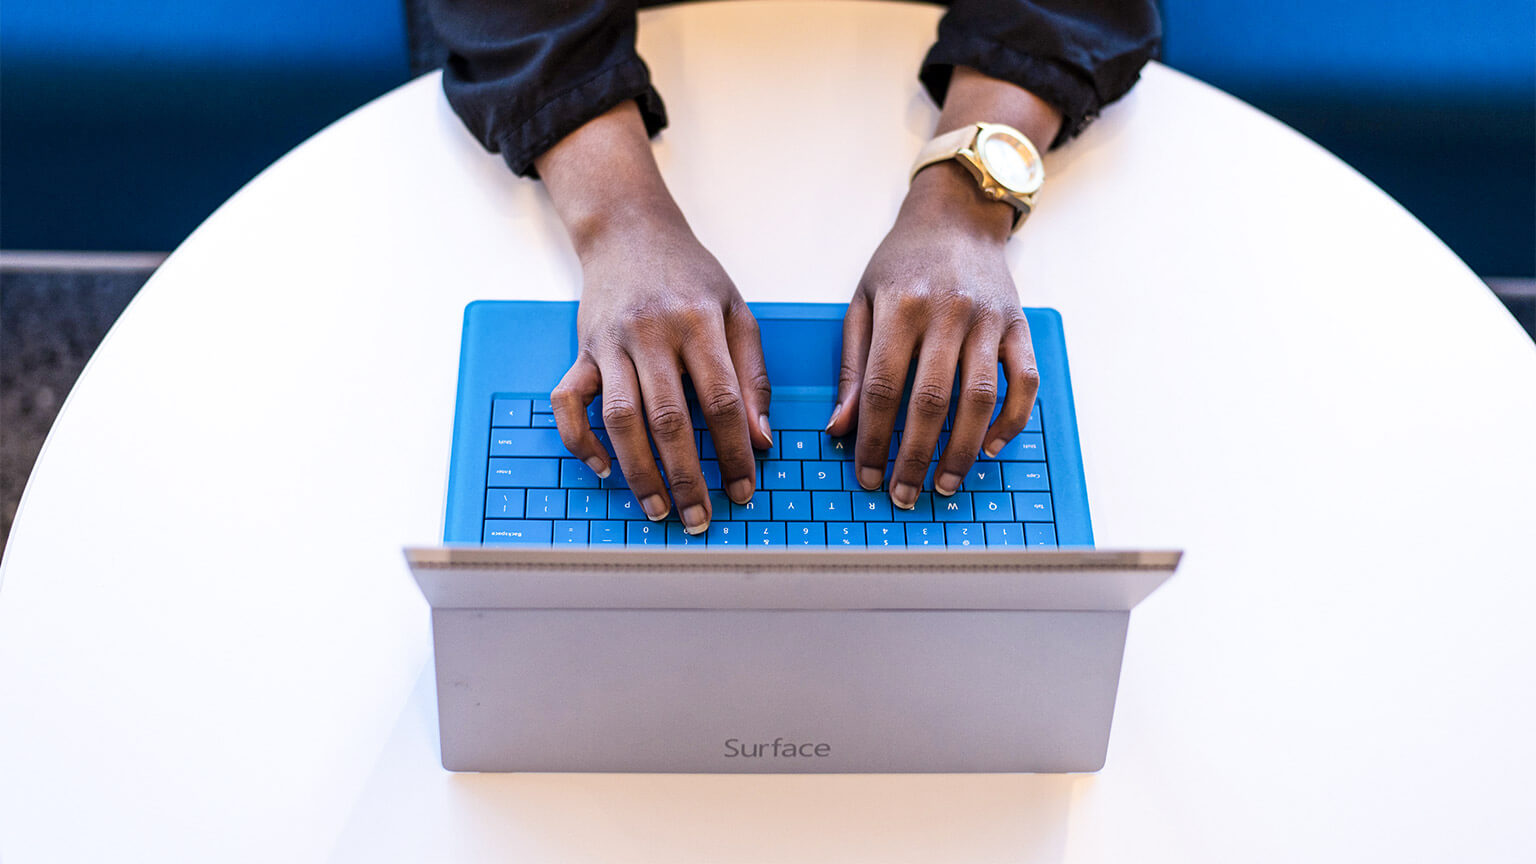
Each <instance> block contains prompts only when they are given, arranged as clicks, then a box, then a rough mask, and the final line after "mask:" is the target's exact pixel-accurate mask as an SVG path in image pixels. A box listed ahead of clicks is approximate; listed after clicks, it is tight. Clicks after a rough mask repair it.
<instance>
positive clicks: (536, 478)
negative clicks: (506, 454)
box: [485, 459, 560, 489]
mask: <svg viewBox="0 0 1536 864" xmlns="http://www.w3.org/2000/svg"><path fill="white" fill-rule="evenodd" d="M485 485H486V486H515V487H518V488H522V489H536V488H539V487H541V486H544V487H548V486H558V485H560V460H559V459H492V460H491V468H490V475H489V477H488V478H487V479H486V481H485Z"/></svg>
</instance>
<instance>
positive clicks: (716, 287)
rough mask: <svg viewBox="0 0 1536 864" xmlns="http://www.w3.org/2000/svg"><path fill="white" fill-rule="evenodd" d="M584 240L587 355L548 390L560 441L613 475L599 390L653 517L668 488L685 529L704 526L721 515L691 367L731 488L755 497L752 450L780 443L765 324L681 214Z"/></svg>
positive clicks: (739, 498)
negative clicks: (713, 506) (761, 328)
mask: <svg viewBox="0 0 1536 864" xmlns="http://www.w3.org/2000/svg"><path fill="white" fill-rule="evenodd" d="M582 245H583V247H584V248H583V249H582V253H581V268H582V284H583V288H582V297H581V306H580V311H579V312H578V314H577V319H576V330H577V342H578V355H577V358H576V363H575V365H573V366H572V367H571V369H570V371H569V372H567V373H566V375H565V378H564V379H563V380H561V382H560V385H559V386H558V387H556V388H555V390H554V392H553V393H552V394H550V401H551V402H552V403H553V404H554V411H555V421H556V424H557V425H558V426H559V428H560V438H561V440H563V441H564V442H565V446H566V447H567V448H569V449H570V451H571V452H572V453H573V454H575V455H576V456H577V457H578V458H580V459H582V460H583V461H585V462H586V463H587V464H588V465H589V466H591V467H592V469H593V470H594V471H596V472H597V473H598V474H599V475H601V476H607V475H608V472H609V470H610V466H609V456H608V452H607V450H606V449H604V447H603V445H602V443H601V442H600V441H599V440H598V438H597V436H596V435H595V434H594V433H593V431H592V429H591V426H590V424H589V422H588V419H587V406H588V404H590V403H591V402H592V400H593V399H594V398H596V397H597V396H598V395H599V394H601V395H602V400H603V401H602V411H603V423H604V425H605V426H606V427H607V431H608V435H609V437H610V438H611V440H612V442H613V449H614V454H615V455H616V456H617V457H618V460H619V466H620V468H621V469H622V470H623V473H624V477H625V479H627V480H628V481H629V488H630V489H632V490H633V491H634V493H635V497H636V498H637V499H639V501H640V507H641V509H642V510H644V511H645V515H646V516H647V517H649V518H650V519H652V520H660V519H663V518H666V516H667V514H668V513H669V512H670V510H671V504H670V503H669V502H668V487H670V489H671V498H672V500H673V501H675V502H676V505H677V510H678V513H679V515H680V516H681V517H682V522H683V527H684V530H686V531H688V533H690V534H699V533H702V532H703V531H704V530H705V529H706V528H708V527H709V521H710V519H711V517H712V513H711V510H710V501H709V492H708V490H707V489H706V488H705V480H704V475H703V473H702V472H701V470H700V465H699V454H698V450H697V448H695V446H694V437H693V422H692V418H691V417H690V415H689V409H688V403H687V401H686V400H685V397H684V389H683V380H682V379H683V375H685V374H686V375H687V376H688V377H689V378H690V379H691V380H692V383H693V389H694V392H695V393H696V394H697V396H698V402H699V406H700V408H701V409H702V411H703V414H704V419H705V422H706V423H707V425H708V427H709V434H710V436H711V437H712V438H713V439H714V444H715V450H716V451H717V452H718V453H719V459H720V474H721V477H722V480H723V483H724V486H725V491H726V494H727V495H728V496H729V497H730V499H731V500H732V501H736V502H738V503H745V502H747V501H749V500H750V499H751V498H752V494H753V492H754V491H755V483H756V460H755V457H754V454H753V452H752V450H753V447H754V446H756V447H759V448H767V447H768V446H770V444H771V443H772V437H771V434H770V432H769V427H768V400H769V388H768V373H767V369H766V367H765V365H764V363H763V349H762V343H761V341H760V340H759V337H758V329H757V321H756V319H754V318H753V317H752V313H751V312H750V311H749V310H748V309H747V304H746V303H745V301H743V300H742V299H741V295H740V294H739V293H737V291H736V286H735V285H734V284H732V283H731V280H730V277H728V276H727V275H726V274H725V270H724V269H722V268H721V266H720V263H719V262H718V261H716V260H715V257H714V256H713V255H711V254H710V253H709V252H708V251H707V250H706V249H705V248H704V247H703V246H702V245H700V243H699V241H698V240H697V239H696V238H695V237H694V236H693V232H692V231H690V230H689V229H688V226H687V224H686V223H685V222H683V221H682V219H681V214H680V213H679V214H675V216H674V213H673V212H672V211H668V210H663V212H662V213H661V214H659V216H658V215H657V214H649V213H642V214H633V215H631V216H629V217H628V218H625V219H622V220H613V222H612V223H611V225H610V227H608V228H606V229H605V230H604V231H603V232H602V233H601V235H600V236H594V237H590V238H587V239H586V242H584V243H583V244H582ZM647 429H649V436H648V435H647ZM651 439H654V440H655V442H656V452H657V453H659V454H660V456H661V463H662V466H663V467H664V468H665V479H664V478H663V475H662V473H661V472H660V471H658V470H657V466H656V460H655V458H653V456H652V452H651Z"/></svg>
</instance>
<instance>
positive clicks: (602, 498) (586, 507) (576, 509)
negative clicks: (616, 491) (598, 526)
mask: <svg viewBox="0 0 1536 864" xmlns="http://www.w3.org/2000/svg"><path fill="white" fill-rule="evenodd" d="M565 515H566V516H567V517H568V518H570V519H607V518H608V492H607V491H605V490H602V489H571V490H569V491H567V492H566V493H565Z"/></svg>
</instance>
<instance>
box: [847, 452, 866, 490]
mask: <svg viewBox="0 0 1536 864" xmlns="http://www.w3.org/2000/svg"><path fill="white" fill-rule="evenodd" d="M858 467H859V466H857V465H855V464H854V462H853V459H851V458H850V459H849V460H848V461H847V462H844V463H843V488H844V489H848V490H850V491H851V490H854V489H863V488H864V487H863V486H860V485H859V477H858Z"/></svg>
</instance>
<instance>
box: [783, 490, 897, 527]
mask: <svg viewBox="0 0 1536 864" xmlns="http://www.w3.org/2000/svg"><path fill="white" fill-rule="evenodd" d="M778 494H784V493H778ZM810 494H811V500H812V504H813V505H814V507H813V508H812V510H811V512H812V513H813V514H814V515H813V516H812V517H811V518H813V519H817V520H819V521H822V522H845V521H847V520H849V519H852V518H853V499H852V495H851V493H848V492H812V493H810ZM774 500H775V501H777V500H778V499H777V495H776V496H775V499H774ZM775 518H777V517H775ZM885 518H887V519H889V518H890V517H889V516H887V517H885Z"/></svg>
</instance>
